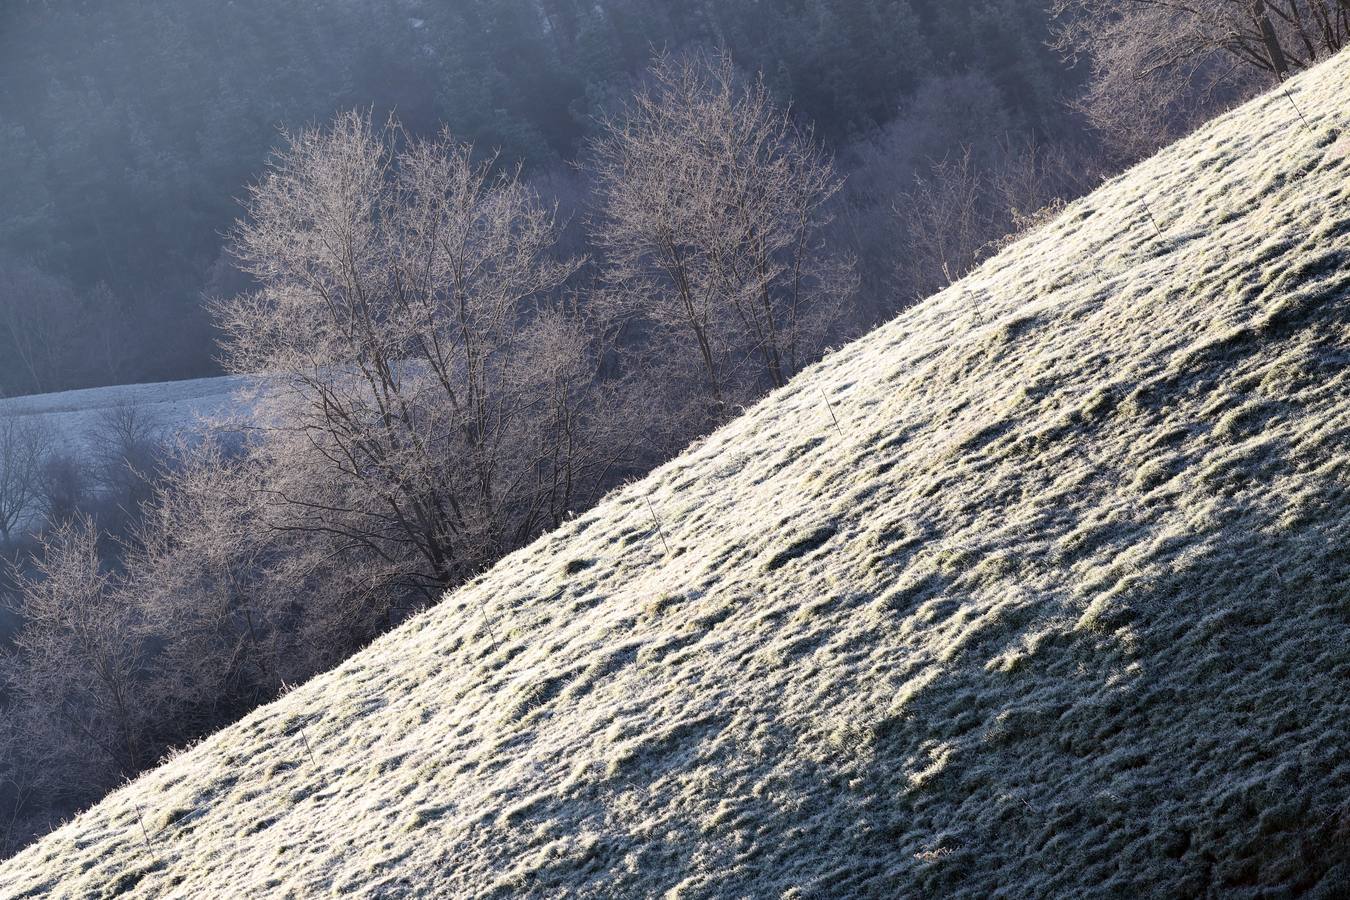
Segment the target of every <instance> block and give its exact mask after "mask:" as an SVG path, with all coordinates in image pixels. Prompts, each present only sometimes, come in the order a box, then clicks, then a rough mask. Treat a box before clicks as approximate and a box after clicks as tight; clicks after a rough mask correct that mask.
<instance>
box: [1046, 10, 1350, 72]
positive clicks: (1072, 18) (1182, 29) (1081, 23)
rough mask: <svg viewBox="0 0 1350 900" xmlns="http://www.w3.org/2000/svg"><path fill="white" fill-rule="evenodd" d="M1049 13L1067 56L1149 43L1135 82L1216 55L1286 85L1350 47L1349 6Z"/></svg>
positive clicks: (1068, 11) (1140, 61)
mask: <svg viewBox="0 0 1350 900" xmlns="http://www.w3.org/2000/svg"><path fill="white" fill-rule="evenodd" d="M1053 10H1054V12H1055V13H1056V14H1057V15H1059V16H1060V17H1061V30H1060V34H1059V43H1060V45H1061V46H1062V47H1063V48H1065V49H1068V50H1070V51H1081V50H1088V51H1094V50H1096V49H1098V48H1099V47H1101V46H1102V45H1103V44H1107V43H1120V42H1123V41H1141V40H1142V41H1143V42H1144V43H1146V44H1147V47H1148V49H1147V50H1146V51H1145V52H1144V53H1142V54H1140V56H1139V63H1140V69H1139V70H1138V71H1137V72H1136V75H1137V76H1139V77H1147V76H1148V75H1150V74H1152V73H1154V72H1158V71H1163V70H1170V69H1173V68H1175V67H1177V66H1178V65H1182V64H1187V63H1192V62H1193V61H1195V60H1196V59H1200V58H1203V57H1207V56H1209V55H1210V54H1212V53H1215V52H1219V53H1223V54H1225V55H1227V56H1229V57H1230V58H1232V59H1233V60H1234V61H1235V62H1238V63H1240V64H1243V65H1247V66H1251V67H1253V68H1255V69H1257V70H1260V71H1263V72H1267V73H1269V74H1270V75H1273V76H1275V77H1278V78H1284V77H1285V76H1286V75H1288V74H1289V73H1290V72H1296V71H1299V70H1301V69H1306V68H1308V67H1309V66H1312V65H1313V64H1314V63H1316V62H1318V61H1319V60H1322V59H1325V58H1327V57H1328V56H1331V55H1332V54H1333V53H1336V52H1337V51H1338V50H1340V49H1341V48H1342V47H1344V46H1345V44H1346V42H1347V40H1350V2H1347V0H1211V2H1208V3H1195V2H1191V0H1055V3H1054V5H1053Z"/></svg>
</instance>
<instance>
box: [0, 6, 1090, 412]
mask: <svg viewBox="0 0 1350 900" xmlns="http://www.w3.org/2000/svg"><path fill="white" fill-rule="evenodd" d="M1043 5H1044V4H1043V3H1041V2H1039V0H987V2H974V3H947V2H937V0H768V2H762V0H756V2H752V0H718V2H712V0H675V2H669V0H587V2H582V0H458V2H455V3H436V2H430V0H363V2H350V3H338V4H316V3H306V2H299V0H233V2H230V3H221V2H216V0H175V2H167V0H128V2H119V3H117V4H106V3H97V2H91V0H9V2H7V3H5V4H3V5H0V183H2V184H4V185H5V190H4V191H0V310H4V309H6V308H8V307H10V306H14V305H16V304H17V305H21V306H22V305H27V304H26V300H25V299H24V298H26V297H27V296H28V294H29V290H28V288H26V287H25V286H24V285H23V284H16V282H18V281H25V280H27V281H33V280H37V281H40V282H42V286H41V290H43V291H45V292H46V293H47V294H49V295H53V294H54V293H60V294H61V295H62V296H61V301H60V304H57V303H48V304H46V305H45V306H44V308H43V309H42V310H39V311H36V312H33V313H30V314H28V317H29V319H38V318H46V319H48V320H49V321H47V322H46V323H44V324H43V325H42V328H45V329H46V331H47V332H50V334H47V335H46V336H45V337H44V339H43V340H44V344H43V346H42V347H41V348H40V349H39V350H37V351H31V350H30V352H29V353H28V355H26V356H25V355H24V353H21V352H18V351H17V350H16V348H15V345H14V341H15V337H14V332H13V330H12V329H8V328H6V327H4V323H3V322H0V360H4V364H3V365H0V394H14V393H26V392H33V391H45V390H56V389H63V388H69V387H74V386H84V385H91V384H106V383H116V382H124V381H146V380H156V379H167V378H176V377H186V376H193V375H202V374H211V373H213V372H215V371H217V368H216V362H215V352H214V347H213V336H212V333H211V329H210V327H209V322H208V317H207V316H206V315H205V314H204V312H203V308H202V303H201V297H202V295H203V292H205V293H207V294H210V295H224V294H229V293H232V292H234V291H235V290H237V289H238V288H240V287H242V286H244V285H245V282H244V281H243V279H242V277H241V276H240V275H239V274H238V273H237V272H235V271H234V269H233V268H232V266H231V265H230V264H229V261H228V259H226V258H224V257H223V256H222V252H221V249H222V244H223V239H222V235H223V233H224V232H225V231H226V230H227V229H228V227H229V223H230V222H231V221H232V220H233V218H234V217H235V215H236V214H237V209H238V207H237V204H236V202H235V198H238V197H239V196H240V195H241V192H242V190H243V186H244V185H246V184H247V183H248V182H249V181H250V180H251V178H252V177H254V175H255V174H256V173H257V172H258V171H259V169H260V168H261V166H262V165H263V163H264V162H265V160H266V157H267V154H268V152H269V150H270V149H271V148H273V147H275V146H277V143H278V130H279V128H280V127H282V126H285V127H288V128H291V129H298V128H301V127H304V126H305V125H308V124H313V123H316V122H321V121H327V120H328V119H329V118H330V117H331V116H332V115H333V114H334V113H335V112H337V111H338V110H342V109H352V108H372V109H373V111H374V114H375V117H376V118H381V117H383V116H384V115H385V114H386V113H387V112H389V111H396V112H397V114H398V116H399V118H400V120H401V121H402V122H403V124H404V126H405V127H406V128H407V129H408V130H409V131H410V132H412V133H414V134H420V135H430V134H433V133H435V132H436V131H437V130H438V129H439V128H440V127H441V125H442V124H445V125H448V126H449V127H450V128H451V129H452V130H453V132H454V133H455V135H456V136H457V137H458V138H459V139H461V140H465V141H469V142H471V143H473V144H474V145H475V146H477V147H479V148H481V149H483V150H485V151H489V150H499V151H500V152H501V154H502V158H504V159H513V160H514V159H523V160H525V163H526V167H527V169H526V172H527V175H531V174H537V173H539V172H541V171H544V170H547V169H550V168H557V167H559V166H561V165H563V164H564V163H565V162H567V161H571V160H573V159H575V158H576V157H577V156H578V155H579V153H581V151H582V149H583V148H584V145H585V142H586V141H587V140H588V139H589V138H590V137H591V136H593V135H594V134H595V133H596V120H597V117H598V116H600V115H602V114H604V113H606V112H608V111H611V110H612V109H613V108H614V107H615V105H616V104H617V103H618V102H620V101H621V100H622V98H624V97H626V96H628V95H630V94H631V89H632V86H633V83H634V81H635V80H636V79H637V78H638V76H639V75H640V73H641V71H642V70H643V69H644V68H645V66H646V64H647V62H648V61H649V60H650V58H651V55H652V53H653V50H654V49H669V50H671V51H677V52H678V51H681V50H686V49H689V48H691V47H694V46H703V47H713V46H722V47H725V48H726V49H728V50H729V51H730V52H731V54H732V55H733V56H734V58H735V59H736V60H737V62H738V64H739V65H740V66H741V67H742V68H744V69H746V70H748V71H757V70H759V71H762V72H763V73H764V77H765V82H766V87H767V88H768V90H769V91H770V92H771V93H772V94H773V96H775V97H776V98H778V99H779V100H780V101H781V100H785V99H787V98H791V99H792V101H793V102H794V104H795V109H796V112H797V113H798V115H800V116H801V117H802V118H803V119H804V120H809V121H812V122H814V124H815V127H816V129H817V134H818V136H819V137H820V138H821V139H822V140H823V141H824V142H825V143H826V144H827V145H828V146H831V147H833V148H835V149H836V150H841V148H843V147H844V145H846V144H848V143H850V142H852V141H856V140H858V139H861V138H864V137H866V136H868V135H870V134H873V133H875V132H876V130H877V129H879V128H881V127H883V126H885V125H886V124H887V123H890V122H892V121H894V120H895V119H896V117H897V116H898V115H900V113H901V111H902V110H903V109H904V107H905V106H906V105H907V104H908V103H909V102H910V100H911V99H912V98H913V97H914V96H916V92H918V91H920V89H921V88H922V87H923V86H924V85H926V84H928V83H930V82H931V81H932V80H933V79H936V78H944V77H952V76H957V75H965V74H971V73H979V75H980V76H981V77H983V78H984V79H985V80H986V83H987V84H988V85H989V87H990V89H992V90H994V91H996V92H997V97H996V98H994V99H993V105H994V106H995V107H996V108H997V109H999V110H1000V112H1001V114H1002V115H1003V116H1004V117H1005V118H1006V119H1007V120H1008V121H1009V122H1012V123H1015V124H1016V127H1017V128H1019V129H1039V130H1041V131H1044V132H1046V133H1050V132H1057V131H1063V124H1062V118H1063V117H1062V116H1061V114H1060V107H1059V105H1058V99H1059V97H1060V96H1061V95H1062V94H1063V93H1064V92H1065V91H1067V90H1072V89H1073V86H1074V85H1075V83H1076V81H1077V79H1078V75H1077V74H1075V73H1074V72H1073V71H1069V70H1066V69H1065V68H1064V67H1063V66H1062V65H1061V64H1060V61H1059V58H1058V56H1057V54H1055V53H1054V52H1053V51H1052V50H1050V49H1049V48H1047V47H1046V46H1045V40H1046V36H1047V34H1048V33H1049V32H1048V21H1047V14H1046V12H1045V11H1044V9H1043ZM898 178H899V180H901V181H906V182H907V181H909V176H908V175H907V174H899V175H898ZM58 308H60V310H61V311H60V312H59V313H58V312H51V313H49V312H48V311H49V310H57V309H58ZM76 322H78V327H72V324H73V323H76ZM25 327H26V328H28V329H29V333H30V334H32V333H36V331H35V330H34V326H25ZM38 330H41V329H38ZM57 332H65V333H57ZM35 356H36V357H38V358H34V357H35Z"/></svg>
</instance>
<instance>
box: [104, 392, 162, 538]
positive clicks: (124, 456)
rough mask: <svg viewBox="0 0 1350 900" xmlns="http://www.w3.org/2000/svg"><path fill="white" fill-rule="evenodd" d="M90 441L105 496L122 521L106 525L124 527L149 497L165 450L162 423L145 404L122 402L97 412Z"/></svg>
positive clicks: (107, 526)
mask: <svg viewBox="0 0 1350 900" xmlns="http://www.w3.org/2000/svg"><path fill="white" fill-rule="evenodd" d="M88 443H89V447H90V450H91V453H90V456H91V458H92V462H93V468H94V470H95V471H96V472H97V474H98V481H99V486H100V488H101V489H102V493H103V495H104V499H105V500H106V502H107V504H108V506H109V507H110V508H111V510H112V512H113V513H114V514H115V517H116V518H117V519H118V520H119V521H120V523H121V525H119V526H117V527H114V526H110V525H109V524H108V523H107V522H105V523H104V528H105V530H113V531H118V532H120V531H123V530H125V527H126V526H127V524H128V523H130V522H133V521H134V520H135V518H136V515H137V514H138V512H139V510H140V507H141V506H142V505H143V504H144V503H146V502H147V501H148V500H149V499H150V496H151V492H152V486H153V483H154V479H155V476H156V474H157V472H158V470H159V468H160V466H161V465H162V463H163V457H164V454H165V450H166V446H165V436H164V430H163V427H162V426H161V425H160V423H159V422H158V421H156V420H155V418H154V416H152V415H151V414H150V413H149V412H147V411H146V410H145V408H144V407H142V406H138V405H136V404H134V403H123V404H119V405H116V406H111V407H108V408H107V409H104V410H101V411H100V412H99V413H98V415H97V416H96V417H95V420H94V424H93V427H92V428H91V429H90V432H89V434H88Z"/></svg>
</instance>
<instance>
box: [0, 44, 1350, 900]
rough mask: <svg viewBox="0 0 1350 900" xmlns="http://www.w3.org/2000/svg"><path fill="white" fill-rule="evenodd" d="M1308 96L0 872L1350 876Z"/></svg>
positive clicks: (957, 887) (205, 883) (312, 882)
mask: <svg viewBox="0 0 1350 900" xmlns="http://www.w3.org/2000/svg"><path fill="white" fill-rule="evenodd" d="M1289 91H1290V94H1291V95H1292V98H1293V101H1294V102H1296V103H1297V104H1298V105H1299V107H1300V108H1301V109H1302V112H1303V115H1304V116H1306V118H1307V122H1308V124H1307V126H1305V125H1304V124H1303V123H1301V122H1300V119H1299V116H1298V114H1297V113H1296V111H1295V110H1294V108H1293V105H1292V103H1291V100H1290V99H1289V98H1287V97H1286V96H1285V95H1284V93H1283V92H1282V91H1281V92H1277V93H1273V94H1271V95H1269V96H1266V97H1263V98H1260V99H1258V100H1256V101H1255V102H1253V103H1251V104H1249V105H1247V106H1246V107H1244V108H1243V109H1241V110H1240V111H1237V112H1235V113H1233V114H1231V115H1228V116H1225V117H1223V118H1222V119H1220V120H1218V121H1217V122H1215V123H1214V124H1212V125H1211V126H1209V127H1207V128H1205V129H1203V130H1202V131H1201V132H1199V133H1198V134H1196V135H1195V136H1193V137H1192V138H1190V139H1188V140H1185V141H1182V142H1181V143H1179V144H1177V145H1176V146H1174V147H1172V148H1170V149H1168V150H1167V151H1165V152H1163V153H1162V154H1160V155H1159V156H1157V157H1156V158H1154V159H1152V160H1150V161H1148V162H1146V163H1144V164H1143V165H1141V166H1139V167H1137V168H1136V169H1134V170H1132V171H1131V172H1129V173H1126V174H1125V175H1123V176H1121V177H1120V178H1117V179H1114V180H1113V181H1111V182H1109V183H1108V184H1106V185H1104V186H1103V187H1102V188H1101V189H1100V190H1098V191H1097V192H1096V193H1094V194H1093V195H1091V196H1089V197H1087V198H1084V199H1083V200H1081V201H1079V202H1077V203H1074V204H1073V205H1071V206H1070V207H1069V208H1068V209H1067V210H1066V211H1065V213H1064V214H1063V215H1062V216H1061V217H1059V218H1058V219H1057V220H1055V221H1054V222H1052V223H1050V224H1049V225H1047V226H1046V227H1044V228H1043V229H1041V230H1039V231H1037V232H1035V233H1033V234H1031V235H1029V236H1028V237H1027V238H1025V239H1024V240H1022V241H1020V242H1019V243H1017V244H1015V245H1013V246H1012V247H1010V248H1009V249H1008V250H1007V251H1005V252H1004V253H1002V254H1000V255H999V256H998V257H996V258H995V259H993V260H991V261H990V262H988V263H987V264H986V265H984V266H983V267H982V268H981V269H980V270H979V271H977V272H976V273H974V274H973V275H972V276H971V277H969V278H967V279H965V280H964V281H962V282H960V283H959V284H957V285H954V286H953V287H952V288H950V289H949V290H946V291H944V292H943V293H941V294H939V295H937V296H935V297H933V298H932V299H930V300H929V301H928V302H926V303H924V304H921V305H920V306H918V307H916V308H915V309H913V310H911V311H909V312H906V313H905V314H903V315H902V316H900V317H899V318H898V319H896V320H895V321H893V322H891V323H890V324H888V325H886V326H884V327H882V328H880V329H878V330H877V331H876V332H874V333H873V334H871V335H869V336H868V337H866V338H864V339H862V340H860V341H858V342H856V343H854V344H852V345H850V346H848V347H846V348H844V349H843V350H841V351H839V352H837V353H835V354H833V355H831V356H830V357H828V358H827V359H825V360H824V361H823V362H821V363H820V364H818V365H816V366H814V367H812V368H811V369H810V370H809V371H807V372H805V373H803V374H802V375H801V376H800V377H798V378H797V379H795V380H794V381H793V382H792V383H791V384H789V385H788V386H787V387H786V388H784V389H782V390H780V391H778V392H776V393H775V394H774V395H772V396H771V397H769V398H768V399H767V400H766V401H765V402H763V403H761V404H759V405H757V406H756V407H754V408H753V409H752V410H750V411H749V412H748V413H747V414H746V415H744V416H742V417H741V418H739V419H737V420H736V421H734V422H732V423H731V424H729V425H728V426H726V427H725V428H723V429H722V430H720V431H718V432H717V433H716V434H714V435H712V436H711V437H710V438H709V439H707V440H706V441H704V442H702V443H701V444H700V445H698V446H696V447H694V448H692V449H691V450H690V451H689V452H687V453H685V454H684V455H683V456H681V457H679V458H678V459H676V460H674V461H672V462H671V463H669V464H668V465H666V466H663V467H662V468H660V469H659V470H657V471H656V472H654V473H652V474H651V475H650V476H649V477H647V478H646V479H643V480H642V481H640V482H637V483H635V484H633V485H631V486H628V487H626V488H624V489H622V490H620V491H618V492H616V493H615V494H613V495H612V496H611V497H609V498H607V499H606V500H605V501H604V502H603V503H601V504H600V505H599V506H598V507H596V508H595V509H594V510H592V511H591V512H589V513H586V514H585V515H583V516H581V517H579V518H578V519H577V520H575V521H574V522H571V523H569V524H568V525H566V526H564V527H563V528H560V529H559V530H558V531H556V532H555V533H553V534H550V535H546V536H544V537H542V538H540V539H539V540H538V541H536V542H535V543H534V544H532V545H531V546H529V547H527V548H525V549H523V550H521V551H519V552H517V553H515V554H512V555H511V556H509V557H507V558H506V559H504V560H502V561H501V562H500V563H499V564H498V565H497V566H495V567H494V568H493V569H492V570H491V571H490V572H488V573H486V574H485V575H483V576H482V577H480V578H479V579H477V580H476V581H474V582H473V583H471V584H469V585H467V586H465V587H464V588H462V589H460V590H457V591H454V592H452V593H451V594H450V595H449V596H447V598H446V599H445V601H444V602H443V603H442V604H440V605H439V606H438V607H436V608H434V609H432V610H430V611H428V612H426V613H425V614H423V615H421V616H419V617H417V618H415V619H413V620H411V621H410V622H409V623H407V624H406V625H404V626H403V627H401V628H399V629H398V630H396V631H394V632H392V633H390V634H389V635H387V636H386V637H384V638H382V639H381V640H379V641H377V642H376V643H375V644H373V645H372V646H371V647H369V648H368V649H367V650H366V651H364V652H362V653H360V654H358V655H357V656H355V657H353V658H352V659H351V660H349V661H348V662H347V663H345V664H343V665H342V666H340V667H338V668H337V669H336V670H334V671H333V672H330V673H328V674H325V675H322V676H319V677H317V678H315V679H314V680H312V681H311V682H309V683H308V684H306V685H303V686H301V687H299V688H297V689H295V690H294V691H292V692H290V693H289V694H287V695H286V696H285V697H283V698H282V699H280V700H279V701H277V702H276V703H273V704H271V705H269V706H266V707H264V708H261V709H259V710H257V711H255V712H254V713H252V714H251V715H249V716H248V717H246V718H245V719H244V720H243V721H242V722H240V723H239V724H238V725H236V726H234V727H232V728H228V729H226V730H224V731H222V732H221V733H219V734H217V735H216V736H214V737H212V738H210V739H208V740H206V741H204V742H202V743H201V744H200V745H198V746H197V747H195V748H193V749H192V750H190V751H187V752H185V753H183V754H181V755H179V756H177V757H176V758H174V759H173V760H171V761H169V762H168V763H166V764H165V765H163V766H161V767H160V768H158V769H156V770H154V771H152V772H150V773H148V774H146V775H145V776H143V777H141V778H139V779H137V780H136V781H134V782H133V783H131V784H129V785H128V786H126V787H125V788H123V789H120V790H118V791H116V792H114V793H113V794H112V795H111V796H109V797H108V798H107V799H106V800H104V801H103V802H102V803H100V804H99V805H97V806H96V807H95V808H93V809H92V810H90V811H88V812H87V813H85V814H83V815H81V816H79V817H78V818H77V819H75V820H74V821H72V822H71V823H69V824H68V825H66V826H65V827H63V828H61V829H59V830H57V831H56V832H53V833H52V834H50V835H48V836H47V837H46V838H45V839H43V840H42V841H40V842H38V843H37V844H35V845H33V846H31V847H29V848H28V849H26V850H25V851H23V852H22V853H20V854H19V855H17V856H16V857H14V858H13V859H11V860H9V861H7V862H5V863H4V864H2V865H0V895H3V896H5V897H20V896H23V897H37V896H50V897H89V896H112V895H116V894H121V895H127V896H140V897H163V898H168V897H174V898H178V897H203V898H206V897H220V896H238V897H261V896H277V897H312V896H324V897H328V896H350V897H370V898H374V897H385V898H390V897H424V896H425V897H451V896H456V897H489V896H501V897H507V896H520V895H528V896H538V897H560V896H612V897H646V896H665V897H670V898H677V897H682V898H684V897H751V896H753V897H779V896H782V897H838V896H856V897H897V896H904V897H947V896H962V897H980V898H985V897H1047V896H1057V897H1097V896H1100V897H1106V896H1111V897H1118V896H1119V897H1161V896H1178V897H1181V896H1235V897H1257V896H1261V897H1275V896H1295V895H1300V894H1304V895H1307V896H1322V897H1337V896H1346V895H1347V888H1350V753H1348V752H1347V748H1350V549H1347V548H1350V158H1348V156H1347V153H1346V148H1347V144H1346V138H1345V134H1346V131H1345V129H1346V127H1347V121H1346V120H1347V105H1346V98H1347V97H1350V55H1346V54H1342V55H1341V57H1338V58H1337V59H1335V60H1333V61H1332V62H1330V63H1328V64H1325V65H1323V66H1322V67H1321V68H1319V69H1317V70H1315V71H1313V72H1312V73H1310V74H1308V75H1305V76H1303V77H1300V78H1298V79H1295V80H1294V81H1293V82H1291V84H1290V87H1289ZM1146 207H1147V208H1146ZM1154 222H1156V223H1157V227H1156V229H1155V226H1154V224H1153V223H1154ZM826 398H828V402H829V404H830V405H831V407H832V410H831V409H830V408H827V406H826ZM836 416H837V419H838V427H837V428H836V426H835V424H834V417H836ZM653 511H654V512H655V516H656V517H659V527H658V522H657V521H656V520H654V516H653Z"/></svg>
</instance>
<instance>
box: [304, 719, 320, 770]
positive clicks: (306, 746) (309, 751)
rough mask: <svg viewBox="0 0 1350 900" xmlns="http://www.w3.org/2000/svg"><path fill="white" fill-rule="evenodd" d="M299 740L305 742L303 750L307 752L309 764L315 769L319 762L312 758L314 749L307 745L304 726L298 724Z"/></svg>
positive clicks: (307, 740)
mask: <svg viewBox="0 0 1350 900" xmlns="http://www.w3.org/2000/svg"><path fill="white" fill-rule="evenodd" d="M300 740H302V741H304V742H305V752H306V753H308V754H309V764H310V765H312V766H314V767H315V768H316V769H317V768H318V767H319V764H318V762H316V761H315V759H314V751H313V750H312V749H310V746H309V735H307V734H305V726H303V725H301V726H300Z"/></svg>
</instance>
